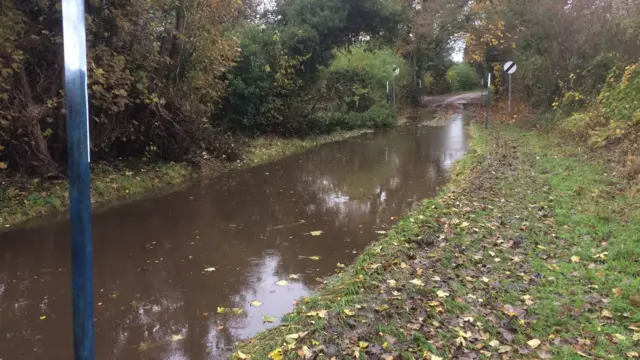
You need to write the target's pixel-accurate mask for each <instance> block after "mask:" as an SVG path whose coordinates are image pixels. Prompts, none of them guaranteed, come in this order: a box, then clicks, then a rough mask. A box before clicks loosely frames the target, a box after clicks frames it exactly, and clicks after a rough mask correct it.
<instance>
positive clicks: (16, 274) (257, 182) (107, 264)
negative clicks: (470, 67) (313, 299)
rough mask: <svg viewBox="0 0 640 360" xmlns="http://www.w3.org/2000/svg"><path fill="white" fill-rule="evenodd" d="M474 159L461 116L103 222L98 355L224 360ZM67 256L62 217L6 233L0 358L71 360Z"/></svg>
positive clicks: (236, 175)
mask: <svg viewBox="0 0 640 360" xmlns="http://www.w3.org/2000/svg"><path fill="white" fill-rule="evenodd" d="M466 150H467V135H466V133H465V127H464V119H463V118H462V116H461V115H460V116H456V117H455V118H453V119H452V121H451V122H450V123H449V124H448V125H446V126H441V127H428V126H417V125H406V126H402V127H398V128H396V129H393V130H390V131H386V132H378V133H371V134H365V135H362V136H359V137H356V138H351V139H348V140H346V141H342V142H337V143H331V144H326V145H323V146H321V147H318V148H316V149H313V150H310V151H307V152H305V153H302V154H299V155H294V156H291V157H288V158H285V159H282V160H280V161H276V162H272V163H269V164H265V165H262V166H257V167H254V168H250V169H246V170H242V171H234V172H230V173H227V174H225V175H222V176H219V177H216V178H214V179H212V180H210V181H208V182H206V183H202V184H196V185H192V186H190V187H188V188H186V189H183V190H180V191H178V192H175V193H172V194H169V195H163V196H159V197H155V198H149V199H143V200H140V201H136V202H132V203H128V204H124V205H121V206H117V207H112V208H110V209H108V210H106V211H104V212H101V213H97V214H95V215H94V230H93V233H94V254H95V258H94V259H95V260H94V261H95V268H94V272H95V291H96V293H95V303H96V308H95V328H96V332H95V342H96V358H97V359H172V360H173V359H175V360H177V359H191V360H199V359H220V358H224V357H225V355H227V354H229V351H230V349H231V348H232V347H233V343H234V342H236V341H238V340H241V339H246V338H248V337H250V336H252V335H254V334H256V333H257V332H259V331H261V330H263V329H265V328H268V327H271V326H275V325H277V324H278V320H276V321H275V322H274V323H263V316H274V317H276V318H279V317H281V316H282V315H284V314H286V313H287V312H289V311H291V310H292V308H293V303H294V301H295V300H296V299H299V298H300V297H302V296H305V295H307V294H309V292H310V291H311V290H312V289H313V288H314V287H315V286H317V285H318V284H319V283H318V280H317V278H318V277H323V276H326V275H329V274H332V273H334V272H335V271H336V269H337V263H343V264H347V263H349V262H350V261H352V260H353V259H354V258H355V257H356V256H357V254H358V253H359V252H360V251H361V250H362V249H363V248H364V247H365V246H367V244H369V243H370V242H371V241H372V240H374V239H375V238H376V237H377V236H379V235H378V234H377V233H376V231H383V230H385V229H387V228H388V227H389V226H391V225H393V223H394V222H395V221H396V220H395V219H396V217H398V216H401V215H402V214H403V213H406V212H407V211H408V210H409V209H410V208H411V206H412V205H413V204H415V203H416V202H418V201H419V200H420V199H423V198H426V197H429V196H432V195H433V194H434V193H435V192H436V191H437V189H438V187H439V186H441V185H442V184H443V182H444V181H445V180H444V179H445V177H446V176H445V174H446V169H447V168H448V167H450V166H451V164H452V163H453V162H454V161H455V160H457V159H458V158H460V157H461V156H463V154H464V153H465V151H466ZM312 231H322V233H321V234H320V235H316V236H314V235H312V234H311V232H312ZM69 252H70V250H69V227H68V224H67V222H66V221H57V222H52V223H48V224H47V223H45V224H39V225H38V226H37V227H31V228H21V229H15V230H11V231H9V232H4V233H0V360H10V359H11V360H12V359H70V358H71V357H72V332H71V296H70V295H71V294H70V287H71V274H70V259H69ZM315 256H319V257H320V258H319V260H313V259H312V258H311V257H315ZM213 268H215V270H213ZM207 270H208V271H207ZM291 274H297V275H299V278H298V279H289V276H290V275H291ZM279 280H287V281H288V284H287V285H286V286H279V285H276V282H277V281H279ZM253 300H258V301H260V302H262V303H263V304H262V306H260V307H252V306H251V305H250V302H251V301H253ZM218 307H224V308H241V309H243V312H242V313H241V314H234V313H224V314H219V313H218V312H217V308H218Z"/></svg>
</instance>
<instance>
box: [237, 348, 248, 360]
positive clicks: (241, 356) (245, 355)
mask: <svg viewBox="0 0 640 360" xmlns="http://www.w3.org/2000/svg"><path fill="white" fill-rule="evenodd" d="M236 356H237V357H238V358H240V359H249V355H247V354H245V353H243V352H242V351H240V350H238V352H237V353H236Z"/></svg>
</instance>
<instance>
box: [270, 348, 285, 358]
mask: <svg viewBox="0 0 640 360" xmlns="http://www.w3.org/2000/svg"><path fill="white" fill-rule="evenodd" d="M283 355H284V354H283V352H282V349H280V348H278V349H275V350H273V351H272V352H270V353H269V359H272V360H282V357H283Z"/></svg>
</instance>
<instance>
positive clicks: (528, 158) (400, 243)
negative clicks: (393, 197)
mask: <svg viewBox="0 0 640 360" xmlns="http://www.w3.org/2000/svg"><path fill="white" fill-rule="evenodd" d="M474 132H475V133H476V135H477V136H476V137H475V139H474V144H473V146H474V148H475V149H476V150H477V151H476V152H474V153H472V154H469V155H468V156H467V157H466V158H464V159H463V160H461V161H460V162H459V163H458V164H457V165H456V168H455V171H454V180H453V181H452V182H451V184H450V185H449V186H448V187H447V188H446V189H445V191H444V192H443V193H442V194H441V195H440V196H438V197H437V198H435V199H431V200H426V201H425V202H424V203H423V205H422V206H421V207H420V208H419V209H417V210H416V211H414V212H413V213H412V214H410V215H409V216H407V217H406V218H404V219H403V220H402V221H401V222H400V223H399V224H398V225H397V226H396V227H395V228H394V229H393V230H392V231H390V232H389V233H388V234H386V235H385V236H384V237H383V238H381V239H379V240H378V241H377V242H375V243H373V244H372V245H371V246H369V247H368V248H367V249H366V250H365V251H364V252H363V254H362V255H361V256H360V257H358V259H357V260H356V261H355V263H354V264H353V265H351V266H349V267H348V268H347V269H346V270H345V271H344V272H343V273H341V274H338V275H336V276H333V277H331V278H330V279H329V280H328V282H327V285H326V286H325V287H323V288H321V289H319V291H318V292H317V294H316V295H314V296H311V297H309V298H305V299H302V300H301V301H300V302H299V303H298V305H297V306H296V308H295V309H294V311H293V312H292V313H290V314H289V315H287V316H286V317H285V321H286V324H284V325H281V326H278V327H276V328H273V329H270V330H267V331H265V332H262V333H260V334H258V335H257V336H256V337H255V338H253V339H251V340H248V341H246V342H244V343H242V344H240V346H239V347H238V349H237V351H236V352H235V353H234V354H233V355H232V358H236V359H237V358H242V359H246V358H253V359H267V358H271V359H281V358H291V359H298V358H313V359H316V358H317V359H323V358H325V359H348V358H356V359H386V360H388V359H433V360H437V359H441V358H456V359H481V358H487V359H492V358H496V359H497V358H502V359H507V358H543V359H551V358H555V359H582V358H593V359H602V358H608V357H612V358H625V357H626V358H637V357H638V356H639V355H638V348H640V236H639V235H638V234H640V202H638V201H637V199H634V198H633V197H631V196H629V193H628V191H627V190H628V184H627V183H625V181H623V180H622V179H619V178H616V177H613V176H611V175H609V174H607V170H606V164H605V163H604V161H602V160H598V158H594V157H593V156H591V157H587V156H585V155H584V154H582V153H581V152H580V151H579V150H578V147H575V146H574V147H571V146H566V145H564V144H563V143H561V142H560V141H559V140H558V139H555V138H552V137H548V136H542V135H538V134H536V133H534V132H530V131H527V130H522V129H519V128H516V127H513V126H493V127H492V128H491V129H490V131H489V132H486V131H484V130H479V129H477V128H474Z"/></svg>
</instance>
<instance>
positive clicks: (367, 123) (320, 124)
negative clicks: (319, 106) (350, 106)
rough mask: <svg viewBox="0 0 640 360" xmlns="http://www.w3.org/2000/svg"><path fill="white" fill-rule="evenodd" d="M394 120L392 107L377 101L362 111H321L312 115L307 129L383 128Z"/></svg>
mask: <svg viewBox="0 0 640 360" xmlns="http://www.w3.org/2000/svg"><path fill="white" fill-rule="evenodd" d="M395 122H396V114H395V111H394V110H393V107H392V106H391V105H389V104H386V103H378V104H376V105H374V106H372V107H371V108H370V109H369V110H367V111H365V112H363V113H357V112H344V111H321V112H318V113H317V114H315V115H314V117H313V118H312V119H311V121H310V124H309V129H313V132H314V133H318V134H319V133H331V132H334V131H339V130H354V129H383V128H388V127H391V126H393V125H394V124H395Z"/></svg>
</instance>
